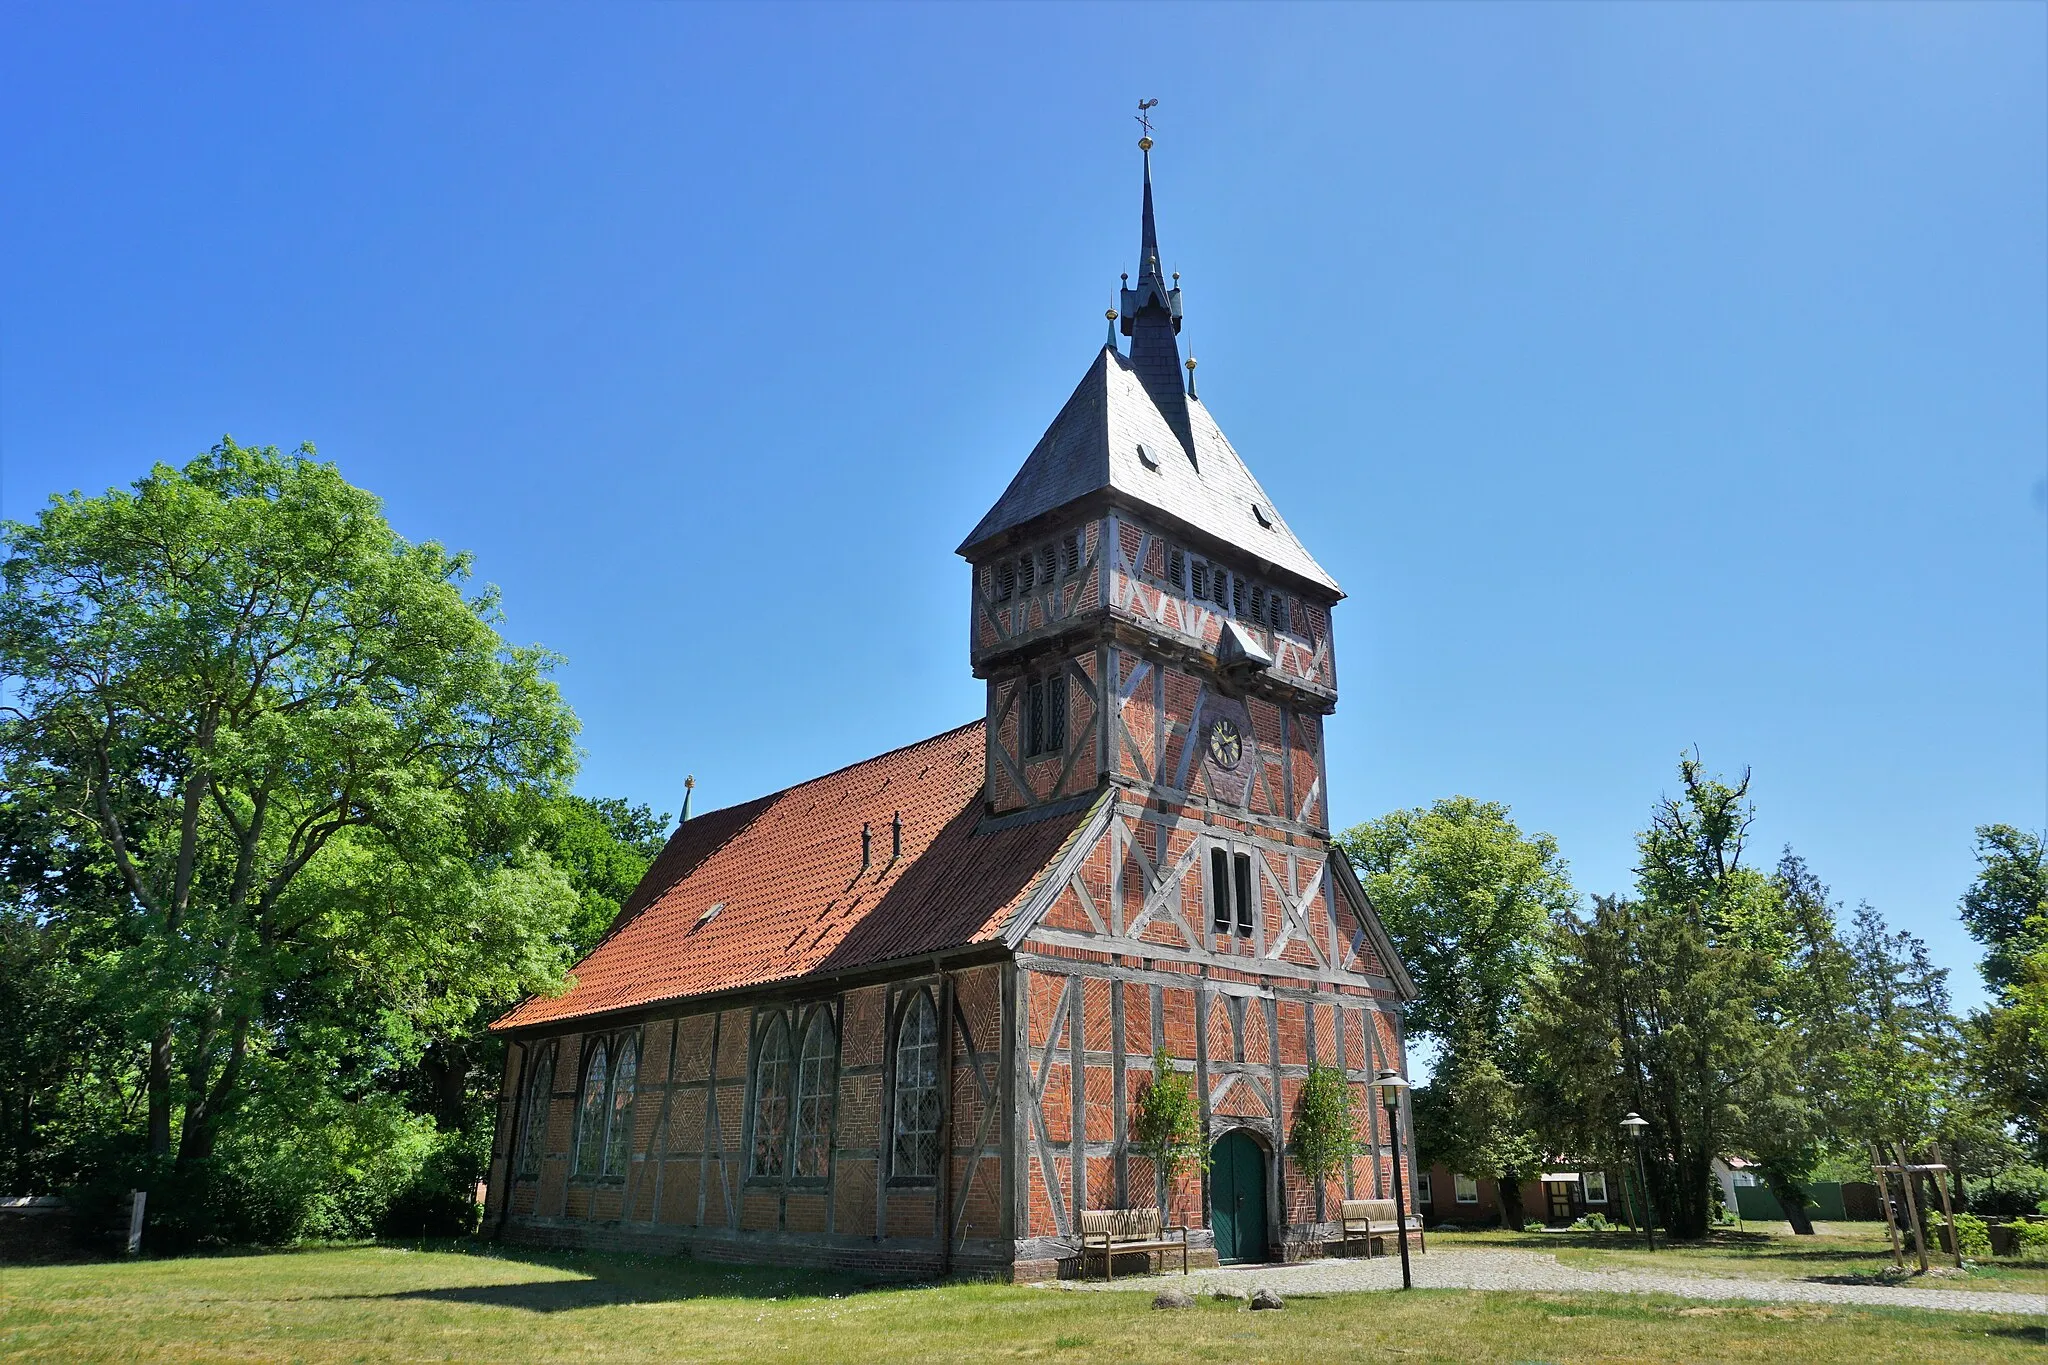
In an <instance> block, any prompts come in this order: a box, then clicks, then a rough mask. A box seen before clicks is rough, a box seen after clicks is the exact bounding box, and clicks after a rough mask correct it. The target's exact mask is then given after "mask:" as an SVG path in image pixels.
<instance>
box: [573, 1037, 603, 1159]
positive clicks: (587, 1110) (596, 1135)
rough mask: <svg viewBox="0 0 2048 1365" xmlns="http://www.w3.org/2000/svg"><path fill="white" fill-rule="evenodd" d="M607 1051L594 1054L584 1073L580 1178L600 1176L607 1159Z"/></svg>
mask: <svg viewBox="0 0 2048 1365" xmlns="http://www.w3.org/2000/svg"><path fill="white" fill-rule="evenodd" d="M606 1060H607V1058H606V1056H605V1047H604V1044H603V1043H599V1044H598V1045H597V1046H596V1047H594V1048H592V1049H591V1050H590V1061H589V1064H588V1069H587V1070H586V1071H585V1072H584V1073H583V1094H582V1096H581V1098H579V1099H578V1100H577V1101H576V1161H575V1168H576V1174H578V1175H596V1174H597V1167H598V1163H599V1162H600V1161H601V1160H602V1159H603V1156H604V1119H605V1110H604V1083H605V1070H606Z"/></svg>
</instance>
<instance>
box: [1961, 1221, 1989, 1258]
mask: <svg viewBox="0 0 2048 1365" xmlns="http://www.w3.org/2000/svg"><path fill="white" fill-rule="evenodd" d="M1956 1242H1957V1244H1958V1249H1959V1250H1960V1251H1961V1253H1962V1254H1963V1255H1965V1256H1977V1257H1984V1256H1989V1255H1990V1254H1991V1233H1990V1232H1989V1231H1988V1230H1987V1229H1986V1227H1985V1225H1984V1220H1983V1219H1982V1218H1979V1217H1978V1216H1977V1215H1976V1214H1974V1213H1959V1214H1957V1215H1956Z"/></svg>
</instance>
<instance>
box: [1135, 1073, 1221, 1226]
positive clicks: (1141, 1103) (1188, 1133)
mask: <svg viewBox="0 0 2048 1365" xmlns="http://www.w3.org/2000/svg"><path fill="white" fill-rule="evenodd" d="M1131 1145H1132V1146H1134V1147H1136V1148H1137V1149H1138V1150H1139V1151H1140V1152H1143V1153H1144V1154H1145V1155H1147V1156H1149V1157H1151V1158H1152V1162H1153V1165H1154V1166H1155V1167H1156V1168H1157V1170H1158V1172H1159V1176H1160V1182H1161V1183H1160V1188H1161V1190H1162V1191H1163V1196H1164V1197H1163V1202H1162V1207H1161V1212H1162V1213H1163V1214H1165V1215H1167V1217H1166V1221H1168V1222H1171V1221H1172V1216H1171V1215H1172V1208H1171V1205H1172V1202H1173V1195H1174V1191H1175V1189H1176V1187H1177V1186H1178V1185H1179V1183H1180V1177H1181V1176H1183V1175H1185V1174H1186V1173H1187V1172H1189V1171H1191V1170H1195V1171H1204V1170H1207V1169H1208V1168H1209V1144H1208V1142H1207V1140H1206V1139H1205V1138H1204V1137H1203V1134H1202V1110H1201V1107H1200V1106H1199V1105H1198V1104H1196V1103H1195V1088H1194V1086H1193V1085H1192V1084H1190V1083H1189V1081H1188V1075H1187V1073H1186V1072H1184V1071H1181V1070H1179V1069H1177V1068H1176V1067H1175V1066H1174V1064H1173V1058H1171V1057H1169V1056H1167V1055H1166V1052H1165V1050H1164V1049H1161V1050H1160V1051H1158V1052H1155V1053H1153V1054H1152V1079H1151V1080H1149V1081H1147V1082H1146V1083H1145V1088H1144V1089H1143V1090H1140V1091H1139V1092H1138V1105H1137V1112H1136V1113H1135V1114H1134V1115H1133V1116H1132V1121H1131Z"/></svg>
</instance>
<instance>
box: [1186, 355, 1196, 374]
mask: <svg viewBox="0 0 2048 1365" xmlns="http://www.w3.org/2000/svg"><path fill="white" fill-rule="evenodd" d="M1187 367H1188V373H1189V374H1193V373H1194V372H1195V358H1194V357H1193V356H1189V357H1188V358H1187Z"/></svg>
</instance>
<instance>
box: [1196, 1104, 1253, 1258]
mask: <svg viewBox="0 0 2048 1365" xmlns="http://www.w3.org/2000/svg"><path fill="white" fill-rule="evenodd" d="M1209 1228H1210V1230H1211V1231H1212V1232H1214V1233H1215V1234H1216V1259H1218V1260H1219V1261H1222V1262H1224V1263H1225V1264H1230V1263H1232V1262H1238V1261H1263V1260H1265V1259H1266V1153H1265V1151H1264V1150H1263V1149H1261V1148H1260V1146H1259V1144H1258V1143H1257V1142H1256V1141H1254V1140H1253V1138H1252V1135H1251V1134H1249V1133H1247V1132H1245V1131H1244V1130H1243V1129H1242V1128H1240V1129H1238V1130H1237V1131H1235V1132H1231V1133H1225V1134H1224V1135H1223V1139H1222V1141H1220V1142H1218V1143H1217V1144H1216V1145H1215V1146H1214V1147H1212V1148H1211V1149H1210V1150H1209Z"/></svg>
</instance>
